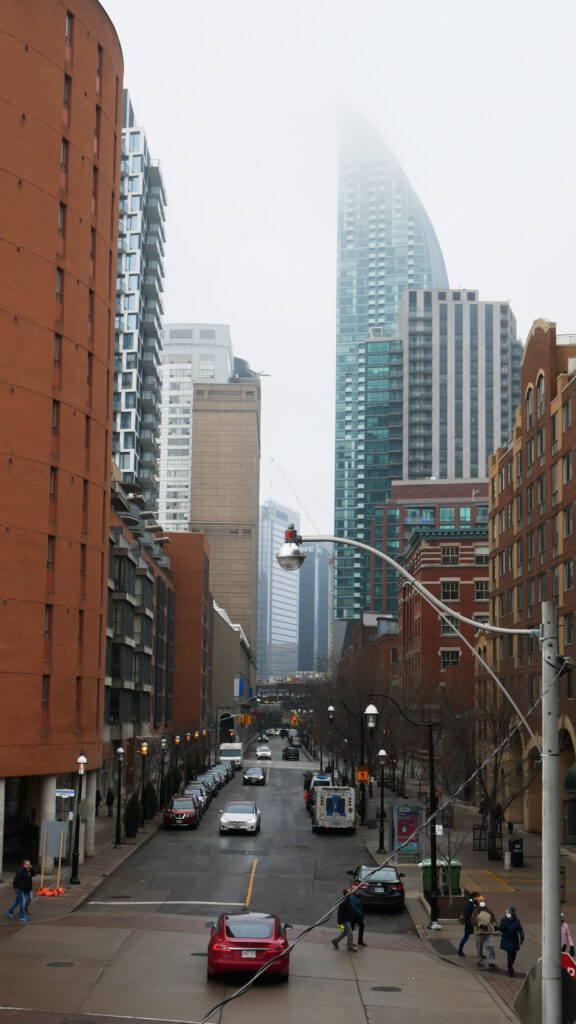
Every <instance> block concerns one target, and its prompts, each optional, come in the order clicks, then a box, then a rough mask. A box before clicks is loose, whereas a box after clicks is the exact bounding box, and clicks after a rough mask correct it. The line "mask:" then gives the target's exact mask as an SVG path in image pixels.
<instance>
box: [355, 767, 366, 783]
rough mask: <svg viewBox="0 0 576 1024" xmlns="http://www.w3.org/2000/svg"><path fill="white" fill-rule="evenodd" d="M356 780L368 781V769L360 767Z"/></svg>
mask: <svg viewBox="0 0 576 1024" xmlns="http://www.w3.org/2000/svg"><path fill="white" fill-rule="evenodd" d="M356 782H368V769H367V768H359V769H358V771H357V772H356Z"/></svg>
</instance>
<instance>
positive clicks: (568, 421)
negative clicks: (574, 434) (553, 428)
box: [562, 399, 572, 433]
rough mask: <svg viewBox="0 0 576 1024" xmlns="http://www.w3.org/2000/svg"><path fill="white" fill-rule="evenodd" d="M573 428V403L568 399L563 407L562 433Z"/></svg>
mask: <svg viewBox="0 0 576 1024" xmlns="http://www.w3.org/2000/svg"><path fill="white" fill-rule="evenodd" d="M571 426H572V402H571V401H570V399H568V401H567V402H564V405H563V406H562V432H563V433H564V432H565V431H566V430H569V429H570V427H571Z"/></svg>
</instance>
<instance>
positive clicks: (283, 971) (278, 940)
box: [206, 911, 292, 981]
mask: <svg viewBox="0 0 576 1024" xmlns="http://www.w3.org/2000/svg"><path fill="white" fill-rule="evenodd" d="M206 927H207V928H211V929H212V931H211V934H210V942H209V943H208V965H207V968H206V974H207V977H208V978H209V979H213V978H216V977H218V975H219V974H228V973H229V972H230V973H231V972H233V971H250V973H252V974H253V973H254V972H255V971H257V970H259V968H260V967H263V966H264V964H267V963H269V962H270V960H272V959H273V958H274V957H275V956H278V954H279V953H282V952H283V950H285V949H287V948H288V939H287V938H286V929H287V928H291V927H292V925H289V924H281V923H280V921H279V919H278V918H277V917H276V914H255V913H252V912H251V911H248V912H246V913H243V914H222V915H221V917H219V918H218V921H217V922H216V924H214V922H213V921H209V922H208V924H207V925H206ZM266 973H267V974H274V975H275V976H276V977H278V978H279V979H280V981H288V975H289V973H290V953H286V955H285V956H282V957H280V958H279V959H278V960H275V961H274V963H272V964H270V967H269V970H268V971H267V972H266Z"/></svg>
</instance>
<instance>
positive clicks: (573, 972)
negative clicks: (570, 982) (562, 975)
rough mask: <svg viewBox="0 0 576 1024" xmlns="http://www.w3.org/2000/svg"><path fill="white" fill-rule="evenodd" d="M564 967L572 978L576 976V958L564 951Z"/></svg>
mask: <svg viewBox="0 0 576 1024" xmlns="http://www.w3.org/2000/svg"><path fill="white" fill-rule="evenodd" d="M562 967H563V968H564V970H565V971H568V974H569V975H570V977H571V978H576V960H574V959H573V958H572V957H571V956H570V954H569V953H562Z"/></svg>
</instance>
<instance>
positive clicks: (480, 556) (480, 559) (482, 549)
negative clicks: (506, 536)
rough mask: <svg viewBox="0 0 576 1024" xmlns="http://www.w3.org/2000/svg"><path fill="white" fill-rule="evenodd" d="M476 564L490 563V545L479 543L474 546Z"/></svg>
mask: <svg viewBox="0 0 576 1024" xmlns="http://www.w3.org/2000/svg"><path fill="white" fill-rule="evenodd" d="M474 565H488V547H487V546H484V545H483V544H482V545H480V544H477V545H476V546H475V547H474Z"/></svg>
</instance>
